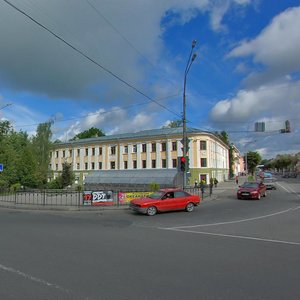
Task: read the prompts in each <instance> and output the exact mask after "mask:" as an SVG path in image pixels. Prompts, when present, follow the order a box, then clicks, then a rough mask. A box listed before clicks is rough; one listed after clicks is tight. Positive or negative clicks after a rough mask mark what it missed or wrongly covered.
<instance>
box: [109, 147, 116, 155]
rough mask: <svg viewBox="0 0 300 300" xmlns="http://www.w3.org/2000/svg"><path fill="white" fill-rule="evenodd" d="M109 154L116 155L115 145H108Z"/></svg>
mask: <svg viewBox="0 0 300 300" xmlns="http://www.w3.org/2000/svg"><path fill="white" fill-rule="evenodd" d="M110 154H111V155H116V146H112V147H110Z"/></svg>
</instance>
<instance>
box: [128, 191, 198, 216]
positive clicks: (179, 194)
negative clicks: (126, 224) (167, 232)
mask: <svg viewBox="0 0 300 300" xmlns="http://www.w3.org/2000/svg"><path fill="white" fill-rule="evenodd" d="M199 203H200V197H199V196H197V195H192V194H189V193H187V192H185V191H183V190H181V189H161V190H159V191H157V192H154V193H153V194H151V195H149V196H148V197H142V198H137V199H133V200H132V201H131V202H130V205H129V208H130V209H131V210H133V211H136V212H139V213H142V214H147V215H148V216H154V215H155V214H156V213H157V212H162V211H172V210H186V211H187V212H192V211H193V210H194V207H195V206H197V205H199Z"/></svg>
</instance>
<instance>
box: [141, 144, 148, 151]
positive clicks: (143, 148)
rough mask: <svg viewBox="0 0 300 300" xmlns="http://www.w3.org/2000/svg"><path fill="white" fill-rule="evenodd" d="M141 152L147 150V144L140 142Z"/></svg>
mask: <svg viewBox="0 0 300 300" xmlns="http://www.w3.org/2000/svg"><path fill="white" fill-rule="evenodd" d="M142 152H147V144H142Z"/></svg>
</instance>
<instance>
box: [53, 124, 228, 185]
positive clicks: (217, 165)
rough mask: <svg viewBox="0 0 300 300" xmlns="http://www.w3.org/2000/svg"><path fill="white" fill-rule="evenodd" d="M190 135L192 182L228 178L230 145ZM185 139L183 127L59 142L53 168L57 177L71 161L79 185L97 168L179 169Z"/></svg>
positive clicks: (212, 136)
mask: <svg viewBox="0 0 300 300" xmlns="http://www.w3.org/2000/svg"><path fill="white" fill-rule="evenodd" d="M187 136H188V139H189V142H188V147H189V149H188V157H189V171H188V178H189V182H190V184H191V185H192V184H194V182H195V181H197V182H200V181H201V180H205V181H206V182H207V183H208V182H209V179H210V178H217V179H218V181H224V180H225V179H227V178H228V173H229V156H228V149H229V147H228V146H227V145H226V144H225V143H224V142H223V141H222V140H220V139H219V138H218V137H217V136H216V135H215V134H213V133H210V132H206V131H200V130H198V129H193V128H189V129H187ZM181 140H182V128H164V129H155V130H145V131H140V132H137V133H129V134H118V135H110V136H102V137H97V138H89V139H81V140H76V141H69V142H65V143H56V144H54V146H53V149H52V151H51V163H50V166H49V167H50V170H51V171H52V174H53V176H52V178H55V177H57V176H58V175H59V174H60V172H61V171H62V168H63V164H64V163H68V164H71V166H72V170H73V171H74V173H75V181H76V182H75V183H77V184H82V183H84V180H85V177H86V176H87V175H88V174H89V172H91V171H95V170H103V171H105V170H135V169H136V170H141V171H143V170H146V169H177V167H178V157H180V156H182V143H181Z"/></svg>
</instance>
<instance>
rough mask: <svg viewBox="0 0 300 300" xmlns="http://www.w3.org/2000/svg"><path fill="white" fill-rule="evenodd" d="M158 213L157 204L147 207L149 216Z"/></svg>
mask: <svg viewBox="0 0 300 300" xmlns="http://www.w3.org/2000/svg"><path fill="white" fill-rule="evenodd" d="M156 213H157V209H156V207H155V206H150V207H148V209H147V215H148V216H154V215H155V214H156Z"/></svg>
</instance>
